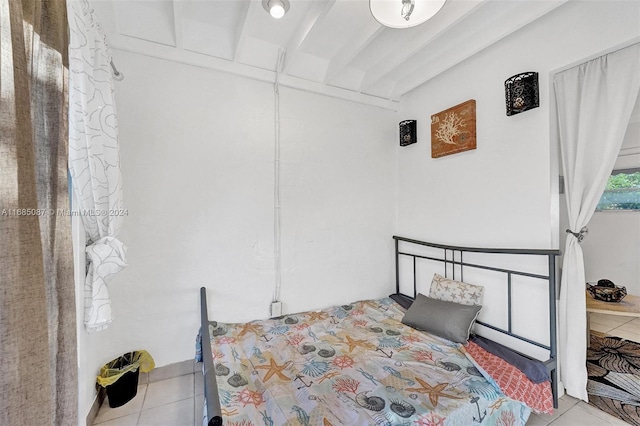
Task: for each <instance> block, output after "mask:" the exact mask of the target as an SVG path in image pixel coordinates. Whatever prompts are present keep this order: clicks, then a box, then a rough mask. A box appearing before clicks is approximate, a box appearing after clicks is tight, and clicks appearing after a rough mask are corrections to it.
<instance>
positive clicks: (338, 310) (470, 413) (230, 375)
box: [209, 298, 531, 426]
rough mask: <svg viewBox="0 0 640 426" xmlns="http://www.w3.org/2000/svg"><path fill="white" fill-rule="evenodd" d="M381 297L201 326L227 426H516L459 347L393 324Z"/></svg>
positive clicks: (522, 417) (516, 413)
mask: <svg viewBox="0 0 640 426" xmlns="http://www.w3.org/2000/svg"><path fill="white" fill-rule="evenodd" d="M404 314H405V310H404V309H403V308H402V307H400V306H399V305H398V304H396V303H395V302H394V301H392V300H391V299H389V298H383V299H378V300H366V301H359V302H355V303H352V304H349V305H344V306H336V307H332V308H328V309H325V310H321V311H311V312H304V313H298V314H292V315H286V316H283V317H279V318H274V319H270V320H262V321H253V322H249V323H243V324H227V323H219V322H210V324H209V337H210V342H211V347H212V354H213V360H214V363H215V371H216V376H217V377H216V378H217V383H218V393H219V396H220V403H221V407H222V414H223V418H224V423H225V424H226V425H244V426H249V425H267V426H279V425H323V426H326V425H394V426H395V425H419V426H426V425H473V424H483V425H524V424H525V423H526V421H527V419H528V417H529V414H530V412H531V409H530V408H529V407H528V406H527V405H525V404H524V403H522V402H519V401H516V400H514V399H511V398H509V397H507V396H505V395H504V394H503V393H502V392H501V391H500V389H499V388H498V387H497V386H496V384H495V382H494V380H492V379H491V378H490V377H485V375H486V374H487V373H486V372H485V371H483V369H478V368H476V366H475V365H474V363H473V362H472V360H471V359H470V358H469V357H468V354H467V353H466V351H465V350H464V349H463V348H462V347H461V346H460V345H458V344H456V343H453V342H450V341H448V340H446V339H442V338H439V337H437V336H434V335H430V334H427V333H424V332H420V331H417V330H415V329H413V328H411V327H409V326H407V325H404V324H402V323H401V319H402V317H403V316H404Z"/></svg>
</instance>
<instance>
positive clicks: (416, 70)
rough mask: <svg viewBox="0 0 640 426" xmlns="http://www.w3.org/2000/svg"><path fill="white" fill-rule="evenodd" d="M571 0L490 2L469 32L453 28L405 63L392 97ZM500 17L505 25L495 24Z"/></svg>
mask: <svg viewBox="0 0 640 426" xmlns="http://www.w3.org/2000/svg"><path fill="white" fill-rule="evenodd" d="M566 2H567V0H556V1H540V2H534V1H521V2H506V4H505V3H504V2H490V3H489V4H488V7H485V8H483V9H481V10H479V11H478V15H483V16H474V17H473V21H472V22H468V23H465V25H466V26H465V28H466V30H467V31H465V32H462V31H459V30H458V29H456V28H451V29H450V34H447V37H443V39H444V38H446V42H444V41H443V42H442V43H439V44H438V45H436V44H434V48H433V49H429V50H424V51H422V52H420V53H419V54H417V55H416V56H415V57H414V58H412V59H411V60H410V61H407V62H406V63H404V64H403V65H402V68H403V71H402V73H400V74H399V78H398V79H397V81H398V82H397V84H396V86H395V88H394V90H393V93H392V95H391V99H399V98H400V97H401V96H402V95H404V94H405V93H407V92H409V91H411V90H413V89H415V88H416V87H418V86H420V85H421V84H423V83H425V82H426V81H428V80H430V79H432V78H433V77H435V76H437V75H438V74H441V73H442V72H444V71H446V70H448V69H449V68H451V67H453V66H455V65H457V64H459V63H460V62H462V61H464V60H465V59H467V58H469V57H471V56H473V55H475V54H476V53H478V52H480V51H482V50H484V49H486V48H487V47H489V46H491V45H492V44H494V43H496V42H498V41H500V40H502V39H503V38H505V37H507V36H508V35H510V34H511V33H513V32H515V31H517V30H519V29H520V28H522V27H524V26H525V25H527V24H530V23H531V22H533V21H535V20H537V19H539V18H540V17H542V16H543V15H545V14H547V13H549V12H551V11H552V10H554V9H556V8H557V7H559V6H560V5H562V4H564V3H566ZM494 19H495V20H496V21H497V22H500V23H501V25H492V21H493V20H494Z"/></svg>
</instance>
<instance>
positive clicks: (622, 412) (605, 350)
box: [587, 331, 640, 426]
mask: <svg viewBox="0 0 640 426" xmlns="http://www.w3.org/2000/svg"><path fill="white" fill-rule="evenodd" d="M587 372H588V375H589V379H588V381H587V392H588V393H589V404H591V405H594V406H595V407H597V408H599V409H600V410H602V411H604V412H606V413H609V414H611V415H612V416H615V417H617V418H619V419H621V420H624V421H625V422H627V423H629V424H632V425H637V426H640V344H639V343H636V342H632V341H630V340H624V339H622V338H620V337H614V336H608V335H605V334H602V333H597V332H593V331H592V332H591V346H590V347H589V348H588V349H587Z"/></svg>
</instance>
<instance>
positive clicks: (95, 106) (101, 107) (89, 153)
mask: <svg viewBox="0 0 640 426" xmlns="http://www.w3.org/2000/svg"><path fill="white" fill-rule="evenodd" d="M67 4H68V15H69V30H70V40H69V75H70V78H69V80H70V81H69V86H70V88H69V170H70V172H71V178H72V182H73V188H74V190H75V192H76V195H77V196H78V198H79V204H80V205H79V206H78V208H79V210H80V214H81V217H82V223H83V225H84V228H85V231H86V234H87V247H86V253H87V261H88V269H87V275H86V280H85V287H84V311H85V316H84V323H85V326H86V328H87V330H89V331H97V330H102V329H104V328H106V327H107V326H108V325H109V323H110V322H111V321H112V319H113V316H112V311H111V301H110V298H109V292H108V289H107V283H108V282H109V281H110V279H111V278H112V277H113V275H115V274H116V273H118V272H119V271H120V270H122V269H123V268H124V267H125V266H127V264H126V261H125V251H126V249H125V247H124V245H123V244H122V243H121V242H120V241H119V240H118V239H117V238H116V236H117V235H118V231H119V228H120V222H121V220H122V217H123V215H124V214H125V213H126V211H125V210H124V209H123V202H122V177H121V173H120V149H119V145H118V127H117V123H116V109H115V102H114V94H113V91H114V87H113V74H112V69H111V52H110V50H109V46H108V45H107V43H106V40H105V35H104V32H103V30H102V27H101V26H100V24H99V23H98V21H97V19H96V17H95V15H94V13H93V10H92V9H91V7H90V6H89V4H88V3H87V1H86V0H70V1H68V2H67Z"/></svg>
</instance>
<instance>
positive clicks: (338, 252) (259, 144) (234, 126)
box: [79, 51, 397, 415]
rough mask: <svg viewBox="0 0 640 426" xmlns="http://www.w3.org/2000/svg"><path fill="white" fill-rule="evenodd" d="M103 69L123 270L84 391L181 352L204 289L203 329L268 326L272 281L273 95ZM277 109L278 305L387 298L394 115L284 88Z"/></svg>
mask: <svg viewBox="0 0 640 426" xmlns="http://www.w3.org/2000/svg"><path fill="white" fill-rule="evenodd" d="M114 60H115V62H116V63H117V64H118V68H119V69H120V70H121V71H122V72H123V73H124V75H125V79H124V81H122V82H118V83H117V84H116V99H117V102H118V121H119V126H120V144H121V163H122V167H123V170H122V173H123V181H124V185H123V186H124V199H125V207H126V208H127V209H128V211H129V215H128V216H127V217H126V218H125V221H124V225H123V229H122V232H121V235H120V237H121V240H122V241H123V242H124V243H125V244H126V245H127V247H128V252H127V257H128V263H129V266H128V267H127V268H126V269H125V270H124V271H122V272H121V273H120V274H118V275H117V276H116V277H115V279H114V280H113V282H112V283H111V284H110V286H109V291H110V293H111V297H112V306H113V312H114V317H115V319H114V322H113V323H112V324H111V326H110V327H109V328H108V329H107V330H105V331H103V332H100V333H98V334H96V335H95V336H96V337H93V336H88V337H87V336H81V338H80V339H79V341H80V345H81V348H80V351H81V352H82V353H83V354H84V356H85V357H86V359H88V360H90V361H87V362H91V363H92V365H93V366H94V368H93V371H87V372H86V373H85V375H84V377H85V378H84V379H81V380H84V383H85V384H87V383H91V384H92V383H93V382H94V381H95V377H94V375H95V374H96V373H97V370H98V368H99V367H100V365H102V364H103V363H104V362H106V361H108V360H110V359H112V358H114V357H116V356H119V355H121V354H122V353H123V352H125V351H130V350H135V349H146V350H148V351H149V353H150V354H151V355H152V356H153V357H154V358H155V361H156V365H157V366H163V365H166V364H170V363H173V362H178V361H183V360H186V359H190V358H192V357H193V356H194V351H195V344H194V343H195V337H196V334H197V332H198V328H199V303H200V302H199V288H200V287H201V286H206V287H207V288H208V298H209V307H210V309H209V310H210V317H211V319H216V320H221V321H247V320H251V319H255V318H264V317H268V315H269V306H270V302H271V298H272V293H273V283H274V272H273V271H274V243H273V232H274V231H273V223H274V220H273V217H274V215H273V197H274V184H273V176H274V172H273V170H274V94H273V85H270V84H265V83H261V82H257V81H253V80H248V79H245V78H242V77H237V76H232V75H228V74H223V73H220V72H216V71H211V70H205V69H200V68H196V67H192V66H187V65H181V64H177V63H173V62H169V61H164V60H159V59H153V58H149V57H146V56H142V55H136V54H132V53H127V52H121V51H115V52H114ZM280 111H281V211H282V221H281V229H282V289H281V300H282V302H283V311H284V312H285V313H286V312H295V311H301V310H305V309H311V308H322V307H326V306H329V305H332V304H336V303H346V302H350V301H353V300H356V299H363V298H373V297H382V296H385V295H388V294H389V293H390V292H391V291H392V289H393V284H392V283H393V281H392V279H393V273H392V263H391V260H392V259H393V253H392V249H393V244H392V239H391V236H392V232H393V217H394V211H395V208H394V203H393V196H394V187H395V175H394V171H395V159H394V155H395V150H394V146H395V144H396V135H395V128H396V126H397V122H396V113H395V112H392V111H388V110H383V109H379V108H376V107H370V106H364V105H360V104H355V103H351V102H347V101H341V100H336V99H332V98H328V97H323V96H320V95H314V94H310V93H305V92H300V91H297V90H293V89H286V88H282V89H281V93H280ZM82 346H83V347H82ZM89 370H90V369H89ZM91 386H92V385H91ZM87 387H89V386H88V385H87V386H82V385H81V393H82V392H86V389H87ZM86 399H88V398H86ZM86 409H88V407H87V408H86ZM86 409H85V410H86ZM81 415H83V413H82V411H81Z"/></svg>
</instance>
